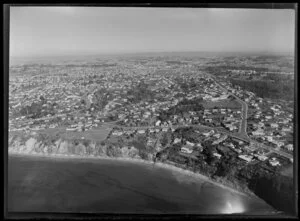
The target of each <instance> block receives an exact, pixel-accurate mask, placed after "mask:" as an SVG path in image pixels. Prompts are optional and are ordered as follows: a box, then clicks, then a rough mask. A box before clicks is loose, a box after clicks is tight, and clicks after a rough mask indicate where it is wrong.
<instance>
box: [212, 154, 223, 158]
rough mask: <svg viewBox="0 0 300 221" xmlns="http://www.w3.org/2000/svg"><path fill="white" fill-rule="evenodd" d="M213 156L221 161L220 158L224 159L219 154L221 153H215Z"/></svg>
mask: <svg viewBox="0 0 300 221" xmlns="http://www.w3.org/2000/svg"><path fill="white" fill-rule="evenodd" d="M213 155H214V156H215V157H217V158H218V159H220V158H221V157H222V155H221V154H219V153H213Z"/></svg>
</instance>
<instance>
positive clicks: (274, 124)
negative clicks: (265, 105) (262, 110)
mask: <svg viewBox="0 0 300 221" xmlns="http://www.w3.org/2000/svg"><path fill="white" fill-rule="evenodd" d="M270 126H271V128H278V124H276V123H271V124H270Z"/></svg>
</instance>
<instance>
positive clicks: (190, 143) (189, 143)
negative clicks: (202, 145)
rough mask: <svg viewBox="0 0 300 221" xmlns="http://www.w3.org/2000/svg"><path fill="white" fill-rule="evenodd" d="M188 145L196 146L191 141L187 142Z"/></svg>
mask: <svg viewBox="0 0 300 221" xmlns="http://www.w3.org/2000/svg"><path fill="white" fill-rule="evenodd" d="M186 145H189V146H195V144H194V143H192V142H189V141H187V142H186Z"/></svg>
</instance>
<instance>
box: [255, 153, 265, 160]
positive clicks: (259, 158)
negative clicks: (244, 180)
mask: <svg viewBox="0 0 300 221" xmlns="http://www.w3.org/2000/svg"><path fill="white" fill-rule="evenodd" d="M254 156H256V157H257V159H258V160H260V161H265V160H266V159H268V157H267V156H264V155H260V154H255V155H254Z"/></svg>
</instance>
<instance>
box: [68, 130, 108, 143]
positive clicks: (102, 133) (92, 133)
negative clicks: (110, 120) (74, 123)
mask: <svg viewBox="0 0 300 221" xmlns="http://www.w3.org/2000/svg"><path fill="white" fill-rule="evenodd" d="M110 131H111V129H110V128H105V127H104V128H98V129H93V130H89V131H84V132H78V131H66V132H65V133H64V134H63V135H62V136H64V137H65V138H66V139H76V138H77V139H78V138H79V139H80V138H81V137H84V138H85V139H87V140H94V141H102V140H105V138H106V137H107V135H108V134H109V132H110Z"/></svg>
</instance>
